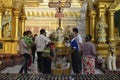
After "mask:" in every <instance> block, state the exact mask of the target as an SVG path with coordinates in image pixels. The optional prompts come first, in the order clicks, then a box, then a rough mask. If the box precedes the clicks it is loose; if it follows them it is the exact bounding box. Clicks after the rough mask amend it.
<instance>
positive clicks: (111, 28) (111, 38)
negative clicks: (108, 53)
mask: <svg viewBox="0 0 120 80" xmlns="http://www.w3.org/2000/svg"><path fill="white" fill-rule="evenodd" d="M114 12H115V10H114V9H109V18H110V19H109V41H110V42H112V41H115V38H114Z"/></svg>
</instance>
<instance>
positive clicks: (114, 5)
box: [110, 0, 120, 9]
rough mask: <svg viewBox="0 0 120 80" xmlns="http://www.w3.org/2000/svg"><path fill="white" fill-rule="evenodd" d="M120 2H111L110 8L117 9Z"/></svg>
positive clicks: (119, 0)
mask: <svg viewBox="0 0 120 80" xmlns="http://www.w3.org/2000/svg"><path fill="white" fill-rule="evenodd" d="M119 4H120V0H114V2H113V3H112V4H111V6H110V9H115V8H116V7H117V6H118V5H119Z"/></svg>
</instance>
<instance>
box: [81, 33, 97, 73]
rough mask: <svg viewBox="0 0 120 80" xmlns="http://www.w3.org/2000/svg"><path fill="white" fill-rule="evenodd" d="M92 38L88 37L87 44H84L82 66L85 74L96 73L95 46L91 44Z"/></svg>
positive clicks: (86, 38)
mask: <svg viewBox="0 0 120 80" xmlns="http://www.w3.org/2000/svg"><path fill="white" fill-rule="evenodd" d="M91 39H92V36H91V35H87V36H86V37H85V42H84V43H83V44H82V66H83V73H84V74H94V73H95V57H94V56H95V54H96V48H95V45H94V44H93V43H92V42H91Z"/></svg>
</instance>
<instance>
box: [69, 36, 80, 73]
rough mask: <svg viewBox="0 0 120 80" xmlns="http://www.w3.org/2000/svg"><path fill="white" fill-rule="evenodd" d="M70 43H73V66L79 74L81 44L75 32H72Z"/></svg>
mask: <svg viewBox="0 0 120 80" xmlns="http://www.w3.org/2000/svg"><path fill="white" fill-rule="evenodd" d="M69 37H70V44H71V52H72V54H71V59H72V68H73V72H74V73H76V74H79V73H80V72H81V63H80V62H81V59H80V54H79V49H78V48H79V47H78V46H79V45H78V43H77V41H76V38H75V36H74V34H70V35H69Z"/></svg>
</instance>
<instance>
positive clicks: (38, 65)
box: [37, 51, 43, 72]
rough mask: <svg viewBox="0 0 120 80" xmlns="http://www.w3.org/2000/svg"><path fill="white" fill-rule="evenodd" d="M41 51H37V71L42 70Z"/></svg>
mask: <svg viewBox="0 0 120 80" xmlns="http://www.w3.org/2000/svg"><path fill="white" fill-rule="evenodd" d="M42 53H43V52H42V51H40V52H37V57H38V59H37V67H38V71H39V72H43V64H42V63H43V62H42Z"/></svg>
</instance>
